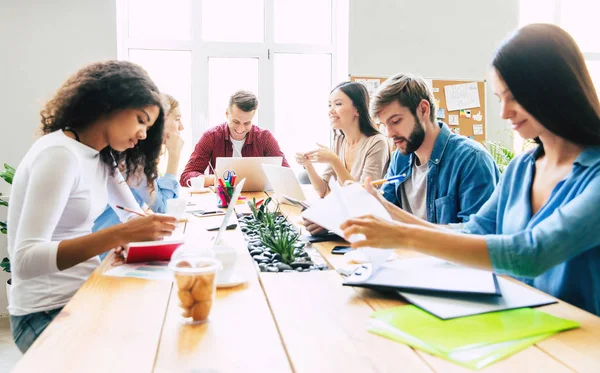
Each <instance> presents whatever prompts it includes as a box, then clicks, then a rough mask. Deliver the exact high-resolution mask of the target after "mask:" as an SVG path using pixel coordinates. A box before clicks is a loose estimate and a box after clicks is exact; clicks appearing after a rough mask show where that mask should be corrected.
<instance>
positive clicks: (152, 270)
mask: <svg viewBox="0 0 600 373" xmlns="http://www.w3.org/2000/svg"><path fill="white" fill-rule="evenodd" d="M168 264H169V263H168V262H147V263H133V264H123V265H120V266H117V267H114V268H112V269H109V270H108V271H106V272H104V273H103V274H102V275H104V276H113V277H135V278H142V279H144V280H162V281H173V279H174V277H173V273H172V272H171V271H170V270H169V268H168Z"/></svg>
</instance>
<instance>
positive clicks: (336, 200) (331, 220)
mask: <svg viewBox="0 0 600 373" xmlns="http://www.w3.org/2000/svg"><path fill="white" fill-rule="evenodd" d="M363 215H374V216H378V217H381V218H383V219H387V220H392V218H391V216H390V214H389V213H388V212H387V210H386V209H385V207H383V205H382V204H381V203H379V201H378V200H377V199H376V198H375V197H373V196H372V195H370V194H369V192H367V191H366V190H365V189H364V188H363V187H362V186H361V185H360V184H357V183H356V184H352V185H348V186H345V187H337V186H333V187H332V188H331V192H330V193H329V194H328V195H327V196H326V197H325V198H323V199H320V200H318V201H315V202H314V203H313V204H312V205H311V206H310V208H309V209H307V210H305V211H304V212H303V213H302V216H303V217H304V218H305V219H307V220H310V221H312V222H314V223H316V224H318V225H320V226H322V227H324V228H326V229H328V230H330V231H331V232H334V233H335V234H337V235H339V236H340V237H343V232H342V230H341V229H340V225H342V223H344V222H345V221H346V220H348V219H349V218H354V217H359V216H363Z"/></svg>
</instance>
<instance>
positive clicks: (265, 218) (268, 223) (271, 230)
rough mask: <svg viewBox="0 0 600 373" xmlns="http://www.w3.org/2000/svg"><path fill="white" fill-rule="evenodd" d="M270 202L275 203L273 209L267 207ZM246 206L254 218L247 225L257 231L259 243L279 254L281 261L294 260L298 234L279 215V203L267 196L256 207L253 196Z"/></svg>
mask: <svg viewBox="0 0 600 373" xmlns="http://www.w3.org/2000/svg"><path fill="white" fill-rule="evenodd" d="M271 202H274V203H275V204H276V207H275V210H273V211H271V210H269V207H268V205H269V203H271ZM248 206H249V207H250V211H252V217H253V218H254V219H253V221H251V222H249V223H248V227H249V228H250V229H252V230H254V231H255V232H257V233H258V235H259V237H260V241H261V243H262V244H263V245H264V246H265V247H268V248H269V249H270V250H271V251H272V252H274V253H277V254H279V256H281V262H282V263H285V264H290V263H292V262H294V260H295V259H296V257H297V255H296V247H295V244H296V242H297V241H298V238H299V236H300V235H299V234H298V233H297V232H296V230H295V229H294V228H293V227H291V226H290V225H289V223H287V220H286V219H285V218H282V217H281V211H280V209H279V203H278V202H277V201H276V200H273V199H271V197H268V198H267V199H266V200H265V201H264V203H263V204H262V205H261V206H259V207H257V206H256V198H253V199H252V201H248Z"/></svg>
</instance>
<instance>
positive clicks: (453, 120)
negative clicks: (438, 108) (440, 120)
mask: <svg viewBox="0 0 600 373" xmlns="http://www.w3.org/2000/svg"><path fill="white" fill-rule="evenodd" d="M448 124H449V125H451V126H458V115H456V114H449V115H448Z"/></svg>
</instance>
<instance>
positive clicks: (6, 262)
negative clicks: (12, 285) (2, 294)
mask: <svg viewBox="0 0 600 373" xmlns="http://www.w3.org/2000/svg"><path fill="white" fill-rule="evenodd" d="M0 267H2V270H3V271H4V272H8V273H10V260H8V258H4V259H2V262H0Z"/></svg>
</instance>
